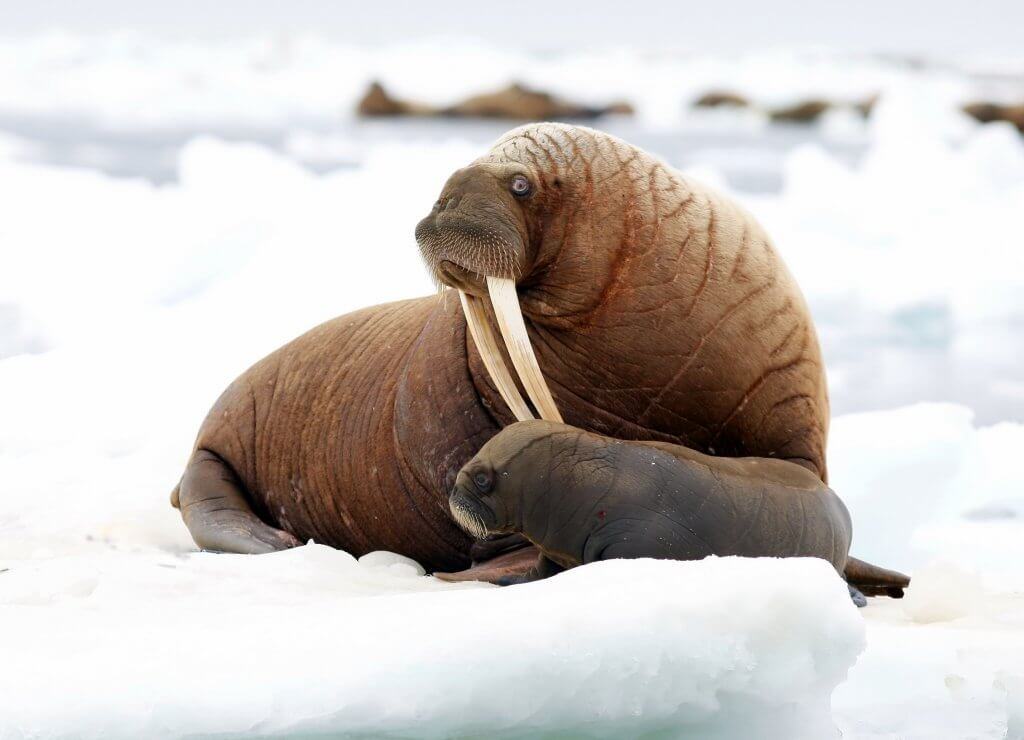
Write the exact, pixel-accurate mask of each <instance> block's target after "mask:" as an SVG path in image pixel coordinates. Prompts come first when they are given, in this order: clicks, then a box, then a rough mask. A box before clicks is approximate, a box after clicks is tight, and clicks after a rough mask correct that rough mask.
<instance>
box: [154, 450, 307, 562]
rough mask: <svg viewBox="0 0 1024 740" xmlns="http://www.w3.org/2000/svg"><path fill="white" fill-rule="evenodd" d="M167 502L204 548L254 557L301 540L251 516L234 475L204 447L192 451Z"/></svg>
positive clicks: (194, 538) (246, 501) (243, 494)
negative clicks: (179, 512)
mask: <svg viewBox="0 0 1024 740" xmlns="http://www.w3.org/2000/svg"><path fill="white" fill-rule="evenodd" d="M171 503H172V504H174V505H176V506H177V507H178V508H179V509H181V518H182V519H184V520H185V526H186V527H188V531H189V534H191V535H192V539H193V540H194V541H195V543H196V544H197V545H199V547H200V548H202V549H203V550H212V551H214V552H236V553H243V554H247V555H258V554H260V553H266V552H275V551H277V550H287V549H288V548H290V547H295V546H297V545H301V544H302V543H301V542H300V541H299V540H298V539H296V538H295V537H293V536H292V535H290V534H288V533H287V532H285V531H283V530H280V529H275V528H274V527H271V526H269V525H267V524H266V523H264V522H263V521H261V520H260V518H259V517H258V516H256V514H255V513H254V512H253V510H252V507H251V506H250V505H249V502H248V500H246V497H245V492H244V491H243V490H242V487H241V486H240V485H239V482H238V476H236V475H235V472H234V471H233V470H232V469H231V468H230V467H229V466H228V464H227V463H225V462H224V461H223V460H222V459H221V458H220V457H219V456H217V455H215V454H214V453H212V452H210V451H209V450H196V452H195V454H193V455H192V459H191V460H189V463H188V467H186V468H185V474H184V475H183V476H182V478H181V483H179V484H178V488H177V489H176V490H175V492H174V493H173V494H172V495H171Z"/></svg>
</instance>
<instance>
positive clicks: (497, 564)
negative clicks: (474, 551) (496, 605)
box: [434, 544, 539, 583]
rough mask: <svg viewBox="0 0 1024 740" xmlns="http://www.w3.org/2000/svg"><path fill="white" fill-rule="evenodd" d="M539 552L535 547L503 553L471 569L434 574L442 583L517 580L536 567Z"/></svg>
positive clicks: (529, 546) (530, 546)
mask: <svg viewBox="0 0 1024 740" xmlns="http://www.w3.org/2000/svg"><path fill="white" fill-rule="evenodd" d="M538 556H539V552H538V551H537V548H536V547H534V546H533V545H529V544H528V545H527V546H526V547H520V548H518V549H514V550H510V551H506V552H503V553H502V554H500V555H498V556H497V557H494V558H491V559H490V560H486V561H484V562H481V563H474V565H473V566H472V567H471V568H467V569H466V570H460V571H458V572H457V573H434V576H435V577H437V578H440V579H441V580H442V581H449V582H452V583H454V582H458V581H486V582H488V583H499V582H500V581H502V579H508V578H516V577H520V576H523V575H524V574H526V573H527V572H529V571H530V570H531V569H532V568H533V567H534V566H535V565H537V559H538Z"/></svg>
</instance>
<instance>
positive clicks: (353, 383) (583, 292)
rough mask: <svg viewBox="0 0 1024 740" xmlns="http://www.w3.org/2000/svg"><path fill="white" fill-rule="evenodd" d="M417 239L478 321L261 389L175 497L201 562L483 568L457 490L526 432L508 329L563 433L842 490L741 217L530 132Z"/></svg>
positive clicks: (756, 240)
mask: <svg viewBox="0 0 1024 740" xmlns="http://www.w3.org/2000/svg"><path fill="white" fill-rule="evenodd" d="M416 238H417V241H418V243H419V246H420V250H421V253H422V256H423V258H424V259H425V261H426V263H427V266H428V268H429V269H430V271H431V272H432V274H433V275H434V276H435V277H436V279H437V280H438V281H439V282H440V283H442V284H444V285H446V286H449V287H453V288H456V289H457V290H458V291H459V293H460V296H461V303H462V307H463V308H464V310H465V316H466V319H464V318H463V315H462V313H460V311H459V301H456V300H449V298H450V297H453V296H454V293H453V292H451V291H448V292H445V293H444V294H443V296H442V299H441V300H439V299H438V298H437V297H426V298H420V299H415V300H408V301H402V302H398V303H392V304H387V305H383V306H375V307H373V308H367V309H363V310H361V311H357V312H355V313H352V314H348V315H345V316H342V317H340V318H336V319H334V320H332V321H328V322H327V323H325V324H322V325H320V326H318V327H316V328H315V329H313V330H311V331H310V332H308V333H307V334H304V335H303V336H301V337H299V338H298V339H295V340H294V341H292V342H291V343H289V344H287V345H285V346H284V347H282V348H281V349H279V350H277V351H275V352H274V353H272V354H271V355H269V356H268V357H266V358H264V359H263V360H260V361H259V362H258V363H256V364H255V365H254V366H253V367H252V368H250V369H249V370H247V371H246V372H245V373H243V374H242V376H241V377H239V378H238V379H237V380H235V381H234V383H232V384H231V386H230V387H229V388H228V389H227V390H226V391H225V392H224V394H223V395H222V396H221V397H220V399H218V401H217V402H216V403H215V405H214V407H213V408H212V410H211V411H210V414H209V416H208V417H207V419H206V421H205V422H204V423H203V425H202V427H201V429H200V431H199V436H198V438H197V440H196V444H195V448H194V452H193V455H192V457H191V459H190V461H189V463H188V466H187V468H186V470H185V473H184V475H183V477H182V479H181V482H180V483H179V486H178V488H177V489H176V490H175V492H174V493H173V494H172V501H173V502H174V503H176V504H177V505H179V506H180V508H181V512H182V516H183V518H184V520H185V524H186V525H187V526H188V528H189V531H190V532H191V534H192V536H193V539H194V540H195V541H196V543H197V544H198V545H200V546H201V547H204V548H207V549H214V550H226V551H231V552H266V551H270V550H274V549H279V548H283V547H288V546H291V545H294V544H295V543H296V542H298V541H300V540H306V539H308V538H313V539H315V540H317V541H318V542H322V543H326V544H329V545H333V546H336V547H340V548H344V549H345V550H347V551H349V552H352V553H354V554H357V555H358V554H361V553H364V552H367V551H369V550H374V549H387V550H394V551H397V552H400V553H403V554H405V555H408V556H409V557H412V558H415V559H417V560H419V561H420V562H421V563H423V564H424V566H425V567H427V568H428V569H430V570H445V569H449V570H451V569H456V568H461V567H465V566H466V565H467V564H468V563H469V562H470V558H469V552H470V546H471V543H472V540H471V538H470V537H469V536H468V535H467V534H466V533H465V532H464V531H463V530H462V529H461V528H460V527H459V526H458V525H457V524H456V523H455V522H454V521H453V520H452V518H451V515H450V512H449V510H448V506H447V499H448V491H449V489H450V488H451V486H452V484H453V483H454V481H455V476H456V474H457V472H458V470H459V469H460V468H461V467H462V465H463V464H464V463H465V462H466V461H467V460H469V459H470V458H471V457H472V456H473V454H474V453H476V452H477V450H479V449H480V447H481V446H482V445H483V444H484V443H485V442H486V441H487V440H488V439H490V438H491V437H492V436H494V434H496V433H497V432H498V430H499V429H501V428H502V427H503V426H505V425H507V424H508V423H510V422H512V421H513V420H514V419H516V418H518V419H524V418H529V416H531V410H530V408H529V406H528V405H527V403H526V402H525V401H524V400H523V398H522V396H521V395H520V391H519V389H518V386H517V383H516V380H515V379H514V378H513V377H512V376H511V373H510V372H509V371H508V370H507V369H506V368H507V363H506V362H505V359H506V354H505V353H504V352H503V351H502V349H501V347H500V345H499V342H498V341H497V339H496V335H495V331H494V329H495V327H496V326H497V328H499V329H500V330H501V334H502V336H503V337H504V339H505V344H506V346H507V348H508V356H507V357H508V359H511V361H512V364H513V366H514V368H515V370H516V372H517V374H518V376H519V379H520V380H521V381H522V385H523V387H524V388H525V390H526V392H527V394H528V395H529V397H530V398H531V400H532V401H533V404H534V407H535V408H536V409H538V410H539V411H540V413H541V415H542V416H544V417H545V418H549V419H554V420H558V421H560V420H561V419H562V418H564V420H565V421H566V422H567V423H569V424H572V425H574V426H578V427H581V428H584V429H587V430H590V431H594V432H598V433H601V434H605V435H609V436H614V437H620V438H625V439H636V440H659V441H664V442H670V443H672V444H680V445H684V446H686V447H690V448H692V449H694V450H697V451H700V452H704V453H707V454H713V455H722V456H760V457H774V458H779V459H783V460H790V461H793V462H795V463H797V464H799V465H803V466H805V467H806V468H808V469H809V470H810V471H812V472H813V473H815V474H816V475H817V476H818V477H820V478H821V479H822V480H825V475H826V469H825V438H826V431H827V428H828V401H827V395H826V387H825V376H824V372H823V369H822V363H821V355H820V351H819V348H818V342H817V338H816V335H815V332H814V327H813V324H812V322H811V318H810V315H809V312H808V310H807V307H806V304H805V302H804V299H803V297H802V296H801V294H800V291H799V289H798V288H797V286H796V283H795V282H794V280H793V278H792V277H791V276H790V274H789V272H788V271H787V270H786V268H785V266H784V265H783V263H782V260H781V259H780V258H779V256H778V255H777V254H776V252H775V250H774V248H773V247H772V245H771V243H770V241H769V239H768V237H767V236H766V234H765V233H764V231H763V230H762V228H761V227H760V225H758V223H757V222H756V221H755V220H754V219H753V218H752V217H751V216H750V215H749V214H748V213H747V212H746V211H744V210H743V209H742V208H740V207H739V206H738V205H737V204H736V203H734V202H733V201H731V200H730V199H728V198H726V197H723V196H721V195H718V194H716V193H714V192H712V191H710V190H708V189H706V188H704V187H702V186H700V185H699V184H697V183H695V182H693V181H691V180H689V179H688V178H685V177H683V176H682V175H681V174H680V173H678V172H676V171H675V170H673V169H671V168H669V167H667V166H666V165H664V164H663V163H662V162H660V161H659V160H658V159H656V158H654V157H652V156H650V155H649V154H647V153H645V152H643V151H641V150H640V149H637V148H636V147H633V146H630V145H629V144H627V143H625V142H623V141H621V140H619V139H617V138H615V137H612V136H609V135H607V134H604V133H601V132H598V131H594V130H591V129H587V128H583V127H574V126H567V125H560V124H549V123H547V124H535V125H529V126H524V127H522V128H518V129H515V130H513V131H511V132H509V133H508V134H506V135H505V136H503V137H502V138H501V139H499V140H498V142H497V143H496V144H495V145H494V147H493V148H492V149H491V150H490V151H489V152H488V153H487V154H485V155H484V156H482V157H480V158H479V159H477V160H476V161H474V162H472V163H471V164H470V165H469V166H467V167H465V168H463V169H460V170H458V171H456V172H455V173H454V174H453V175H452V176H451V177H450V178H449V179H448V182H447V183H446V184H445V186H444V188H443V190H442V192H441V196H440V198H439V199H438V200H437V202H436V203H435V204H434V206H433V209H432V210H431V212H430V214H429V215H428V216H427V217H426V218H424V219H423V220H422V221H421V222H420V224H419V225H418V226H417V229H416ZM488 297H489V298H490V302H488V301H487V300H485V299H486V298H488ZM517 298H518V301H517ZM467 320H468V322H469V323H468V325H469V329H470V331H469V332H467ZM470 334H472V335H473V336H474V337H475V341H470V337H469V335H470ZM481 351H482V355H481ZM489 371H490V372H489ZM560 417H561V418H560ZM870 576H871V574H870V572H868V573H865V574H864V578H865V579H867V578H869V577H870Z"/></svg>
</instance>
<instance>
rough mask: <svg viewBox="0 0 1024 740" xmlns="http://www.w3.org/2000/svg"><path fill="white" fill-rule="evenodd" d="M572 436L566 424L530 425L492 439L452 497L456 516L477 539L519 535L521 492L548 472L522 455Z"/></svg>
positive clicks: (463, 473) (465, 471)
mask: <svg viewBox="0 0 1024 740" xmlns="http://www.w3.org/2000/svg"><path fill="white" fill-rule="evenodd" d="M562 430H572V428H571V427H567V426H565V425H564V424H558V423H554V422H548V421H537V420H533V421H526V422H519V423H516V424H512V425H511V426H508V427H505V429H504V430H503V431H502V432H501V433H500V434H499V435H497V436H496V437H493V438H491V439H490V440H489V441H488V442H487V443H486V444H484V446H483V447H482V448H481V449H480V451H479V452H478V453H477V454H476V455H475V456H474V457H473V459H472V460H470V461H469V462H467V463H466V464H465V465H464V466H463V467H462V470H460V471H459V475H458V477H457V478H456V479H455V486H454V487H453V488H452V492H451V494H450V495H449V497H448V507H449V508H450V509H451V512H452V516H453V517H454V519H455V521H456V522H458V523H459V526H461V527H462V528H463V529H464V530H466V531H467V532H468V533H469V534H471V535H473V536H474V537H478V538H479V537H484V536H486V535H488V534H504V533H508V532H514V531H518V530H519V529H520V528H521V526H522V513H521V508H522V506H521V505H522V502H523V494H524V491H523V489H522V486H523V485H524V483H525V484H529V481H531V480H533V479H535V478H536V476H537V475H538V474H539V475H547V472H546V471H537V470H535V469H534V468H535V466H533V465H532V464H531V462H530V459H529V457H528V456H524V455H523V453H524V452H525V451H526V450H528V449H529V448H531V447H533V446H534V445H537V444H543V443H545V442H548V443H550V442H551V441H552V433H553V432H557V431H562Z"/></svg>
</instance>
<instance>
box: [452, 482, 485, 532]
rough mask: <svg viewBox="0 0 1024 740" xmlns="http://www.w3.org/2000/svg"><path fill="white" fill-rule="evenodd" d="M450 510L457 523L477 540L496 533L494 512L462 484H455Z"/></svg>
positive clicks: (476, 494) (478, 496)
mask: <svg viewBox="0 0 1024 740" xmlns="http://www.w3.org/2000/svg"><path fill="white" fill-rule="evenodd" d="M461 477H462V475H461V474H460V478H461ZM448 508H449V509H450V510H451V512H452V517H453V518H454V519H455V521H456V523H457V524H458V525H459V526H460V527H462V528H463V529H464V530H466V532H468V533H469V534H470V535H472V536H473V537H476V538H477V539H481V538H483V537H486V536H487V535H488V534H490V533H492V532H494V531H496V525H497V522H496V517H495V516H494V511H493V510H492V509H491V508H490V507H488V506H487V505H486V504H485V503H484V502H483V500H482V499H481V498H480V495H479V494H478V493H476V492H475V491H471V490H469V488H468V487H467V486H465V485H463V484H462V483H461V482H457V483H456V484H455V488H453V489H452V492H451V494H450V495H449V496H448Z"/></svg>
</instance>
